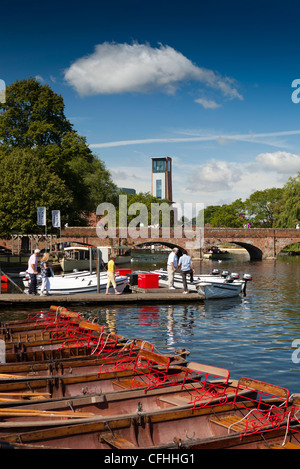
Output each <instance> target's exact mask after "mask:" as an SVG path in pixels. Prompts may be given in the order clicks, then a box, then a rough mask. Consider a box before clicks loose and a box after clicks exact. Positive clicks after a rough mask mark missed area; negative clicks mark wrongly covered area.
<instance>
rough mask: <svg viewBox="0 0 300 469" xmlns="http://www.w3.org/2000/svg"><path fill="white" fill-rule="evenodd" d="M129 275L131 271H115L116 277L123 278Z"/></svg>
mask: <svg viewBox="0 0 300 469" xmlns="http://www.w3.org/2000/svg"><path fill="white" fill-rule="evenodd" d="M127 274H131V269H116V275H120V276H121V277H123V276H124V275H127Z"/></svg>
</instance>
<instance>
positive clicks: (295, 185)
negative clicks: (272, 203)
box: [275, 172, 300, 228]
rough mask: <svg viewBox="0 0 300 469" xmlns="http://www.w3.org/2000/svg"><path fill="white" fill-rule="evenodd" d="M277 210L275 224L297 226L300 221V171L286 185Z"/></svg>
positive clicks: (289, 226)
mask: <svg viewBox="0 0 300 469" xmlns="http://www.w3.org/2000/svg"><path fill="white" fill-rule="evenodd" d="M275 212H276V221H275V226H276V227H278V228H295V225H296V224H297V223H299V222H300V172H299V173H298V174H297V176H296V177H294V178H289V180H288V182H287V183H286V184H285V185H284V187H283V193H282V198H281V200H280V201H279V202H278V204H277V206H276V208H275Z"/></svg>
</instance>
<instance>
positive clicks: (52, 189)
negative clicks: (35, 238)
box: [0, 149, 73, 237]
mask: <svg viewBox="0 0 300 469" xmlns="http://www.w3.org/2000/svg"><path fill="white" fill-rule="evenodd" d="M0 164H1V172H0V236H1V237H7V236H9V235H10V233H11V231H12V230H15V231H19V232H21V233H34V232H38V231H40V230H41V227H38V226H37V207H38V206H42V207H43V206H45V207H46V209H47V215H48V224H49V225H50V223H51V221H50V217H51V210H52V209H56V210H61V213H62V217H66V213H67V211H68V207H70V206H71V205H72V201H73V199H72V194H71V192H70V191H69V190H68V189H67V187H66V186H65V184H64V182H63V181H62V180H61V179H60V178H59V177H58V176H57V175H56V174H54V173H52V172H51V171H50V170H49V168H48V167H47V165H46V164H45V162H44V161H41V160H40V159H39V158H38V156H37V155H36V153H35V152H34V151H32V150H19V149H14V150H12V151H11V152H10V153H9V154H5V153H4V152H3V151H2V152H0Z"/></svg>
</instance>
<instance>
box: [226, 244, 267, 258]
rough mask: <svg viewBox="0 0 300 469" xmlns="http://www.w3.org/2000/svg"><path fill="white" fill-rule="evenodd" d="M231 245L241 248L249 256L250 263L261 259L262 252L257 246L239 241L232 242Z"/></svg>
mask: <svg viewBox="0 0 300 469" xmlns="http://www.w3.org/2000/svg"><path fill="white" fill-rule="evenodd" d="M231 244H236V245H237V246H241V247H242V248H244V249H246V251H248V253H249V256H250V261H261V260H262V258H263V252H262V250H261V249H259V248H258V247H257V246H254V245H253V244H250V243H243V242H241V241H234V242H231Z"/></svg>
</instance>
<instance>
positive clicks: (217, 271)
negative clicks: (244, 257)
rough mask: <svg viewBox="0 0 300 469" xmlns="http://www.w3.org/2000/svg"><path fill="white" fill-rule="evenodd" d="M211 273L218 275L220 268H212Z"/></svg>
mask: <svg viewBox="0 0 300 469" xmlns="http://www.w3.org/2000/svg"><path fill="white" fill-rule="evenodd" d="M211 274H212V275H220V270H219V269H213V271H212V273H211Z"/></svg>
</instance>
